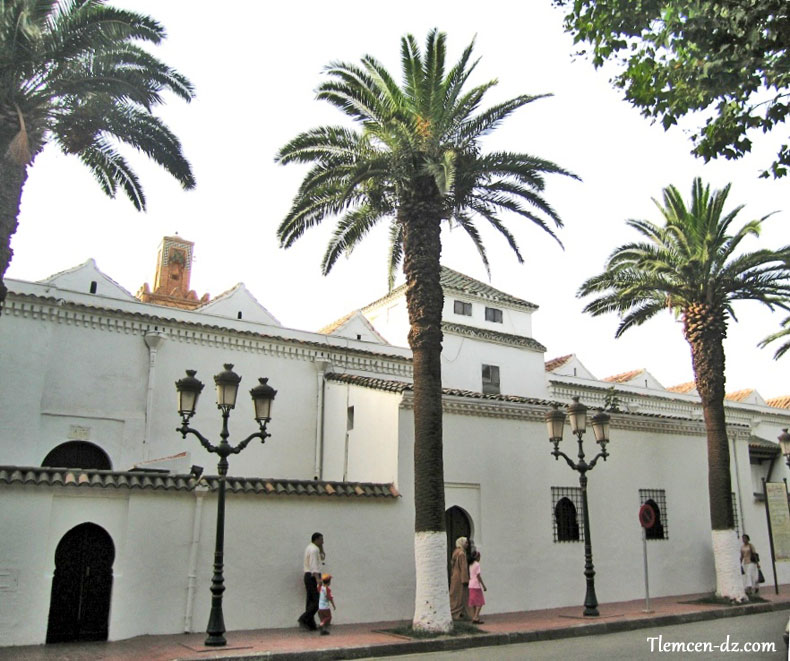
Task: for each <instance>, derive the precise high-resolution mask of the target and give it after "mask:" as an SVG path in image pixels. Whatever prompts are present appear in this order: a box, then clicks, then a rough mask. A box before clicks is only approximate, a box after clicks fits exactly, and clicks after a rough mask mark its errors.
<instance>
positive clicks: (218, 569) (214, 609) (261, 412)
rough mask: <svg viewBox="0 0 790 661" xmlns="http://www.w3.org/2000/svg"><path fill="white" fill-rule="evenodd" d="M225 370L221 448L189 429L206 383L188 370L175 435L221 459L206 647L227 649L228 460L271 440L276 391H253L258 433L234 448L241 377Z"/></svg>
mask: <svg viewBox="0 0 790 661" xmlns="http://www.w3.org/2000/svg"><path fill="white" fill-rule="evenodd" d="M224 367H225V370H224V371H222V372H220V373H219V374H217V375H216V376H215V377H214V383H215V384H216V387H217V408H218V409H219V410H220V411H221V412H222V431H221V432H220V439H221V440H220V443H219V445H212V444H211V443H210V442H209V441H208V439H207V438H206V437H205V436H203V435H202V434H201V433H200V432H199V431H197V430H196V429H193V428H192V427H190V426H189V420H190V418H191V417H192V416H193V415H195V408H196V407H197V401H198V397H199V395H200V393H201V391H202V390H203V383H201V382H200V380H198V379H197V378H195V374H196V372H195V370H187V375H186V376H185V377H184V378H182V379H179V380H178V381H176V391H177V392H178V413H179V415H180V416H181V426H180V427H177V428H176V431H178V432H180V433H181V437H182V438H186V437H187V434H192V435H193V436H195V437H196V438H197V439H198V440H199V441H200V444H201V445H202V446H203V447H204V448H206V450H208V451H209V452H213V453H214V454H217V455H219V464H218V465H217V471H218V473H219V485H218V490H217V537H216V543H215V545H214V575H213V576H212V578H211V613H210V615H209V618H208V626H207V627H206V633H207V634H208V635H207V637H206V642H205V644H206V645H210V646H213V647H219V646H222V645H225V644H226V643H227V641H226V640H225V635H224V634H225V620H224V618H223V616H222V593H223V592H225V579H224V577H223V574H222V571H223V567H224V564H223V563H224V552H225V548H224V547H225V476H226V475H227V474H228V456H230V455H232V454H238V453H239V452H241V451H242V450H243V449H244V448H246V447H247V445H248V444H249V443H250V441H252V440H253V439H255V438H259V439H260V440H261V443H264V442H265V441H266V439H267V438H268V437H269V436H271V434H269V433H268V432H267V431H266V424H267V423H268V422H269V421H270V420H271V407H272V401H273V400H274V396H275V395H276V394H277V391H276V390H274V388H272V387H271V386H270V385H268V383H267V379H258V381H259V384H258V385H257V386H255V387H254V388H253V389H252V390H250V395H251V396H252V402H253V406H254V409H255V420H256V421H257V422H258V426H259V430H258V431H256V432H255V433H253V434H250V435H249V436H248V437H247V438H245V439H244V440H243V441H241V443H239V444H238V445H236V446H235V447H234V446H232V445H231V444H230V443H228V436H230V434H229V433H228V418H229V417H230V411H231V409H232V408H234V407H235V406H236V395H237V393H238V390H239V383H240V382H241V377H240V376H239V375H238V374H236V373H235V372H234V371H233V365H231V364H230V363H227V364H225V366H224Z"/></svg>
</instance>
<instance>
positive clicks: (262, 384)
mask: <svg viewBox="0 0 790 661" xmlns="http://www.w3.org/2000/svg"><path fill="white" fill-rule="evenodd" d="M268 381H269V379H265V378H259V379H258V385H257V386H255V387H254V388H253V389H252V390H250V396H251V397H252V405H253V407H254V409H255V419H256V420H257V421H258V423H262V422H267V421H268V420H270V419H271V417H272V402H274V397H275V395H277V391H276V390H275V389H274V388H272V387H271V386H270V385H269V384H268Z"/></svg>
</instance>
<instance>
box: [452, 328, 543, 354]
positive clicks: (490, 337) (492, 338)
mask: <svg viewBox="0 0 790 661" xmlns="http://www.w3.org/2000/svg"><path fill="white" fill-rule="evenodd" d="M442 332H443V333H450V334H453V335H460V336H462V337H471V338H474V339H477V340H483V341H484V342H495V343H496V344H504V345H507V346H511V347H523V348H525V349H531V350H532V351H538V352H540V353H545V352H546V347H544V346H543V345H542V344H541V343H540V342H538V341H537V340H535V339H533V338H531V337H525V336H523V335H513V334H511V333H501V332H499V331H494V330H489V329H488V328H477V327H475V326H467V325H466V324H456V323H451V322H447V321H443V322H442Z"/></svg>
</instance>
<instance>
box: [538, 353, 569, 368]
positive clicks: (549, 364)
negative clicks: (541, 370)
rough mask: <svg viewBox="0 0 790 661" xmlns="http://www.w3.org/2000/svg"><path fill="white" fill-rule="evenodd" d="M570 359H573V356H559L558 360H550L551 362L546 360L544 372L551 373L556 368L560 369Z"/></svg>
mask: <svg viewBox="0 0 790 661" xmlns="http://www.w3.org/2000/svg"><path fill="white" fill-rule="evenodd" d="M571 358H573V354H572V353H569V354H568V355H567V356H560V357H559V358H552V359H551V360H547V361H546V363H545V367H546V371H547V372H553V371H554V370H556V369H557V368H558V367H562V366H563V365H564V364H565V363H567V362H568V361H569V360H570V359H571Z"/></svg>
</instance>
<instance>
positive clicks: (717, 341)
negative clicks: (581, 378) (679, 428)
mask: <svg viewBox="0 0 790 661" xmlns="http://www.w3.org/2000/svg"><path fill="white" fill-rule="evenodd" d="M729 192H730V186H729V185H727V186H726V187H725V188H723V189H722V190H719V191H714V192H713V193H711V191H710V187H709V186H705V185H703V183H702V181H701V180H700V179H699V178H697V179H695V180H694V183H693V186H692V190H691V206H690V207H688V208H687V207H686V205H685V203H684V202H683V198H682V196H681V194H680V193H679V192H678V190H677V189H676V188H675V187H674V186H669V187H667V188H665V189H664V204H663V206H662V205H661V204H660V203H659V202H657V201H655V200H654V202H655V204H656V206H657V207H658V209H659V210H660V211H661V214H662V215H663V217H664V224H663V225H661V226H659V225H656V224H653V223H651V222H649V221H646V220H629V221H627V224H628V225H629V226H630V227H632V228H634V229H635V230H637V231H638V232H639V233H640V234H641V235H642V236H643V237H644V238H645V240H644V241H642V242H639V243H627V244H625V245H622V246H620V247H619V248H616V249H615V250H614V252H613V253H612V254H611V255H610V257H609V259H608V261H607V263H606V269H605V270H604V272H603V273H601V274H600V275H597V276H595V277H593V278H590V279H589V280H587V281H586V282H585V283H584V284H583V285H582V286H581V288H580V289H579V296H589V295H593V294H596V295H598V298H596V299H594V300H593V301H592V302H590V303H589V304H588V305H587V306H586V307H585V308H584V310H585V312H589V313H591V314H592V315H593V316H597V315H600V314H604V313H606V312H617V313H618V314H619V315H620V317H621V322H620V325H619V327H618V328H617V332H616V337H619V336H620V335H622V334H623V333H624V332H625V331H626V330H628V329H629V328H631V327H633V326H638V325H640V324H642V323H644V322H645V321H647V320H648V319H650V318H652V317H653V316H655V315H656V314H658V313H659V312H661V311H663V310H667V309H668V310H671V311H673V312H674V313H675V314H676V315H679V316H680V317H681V318H682V320H683V334H684V336H685V338H686V340H687V341H688V343H689V345H690V347H691V360H692V367H693V369H694V380H695V383H696V386H697V392H698V393H699V396H700V399H701V400H702V411H703V415H704V419H705V430H706V434H707V443H708V494H709V498H710V520H711V528H712V535H713V552H714V561H715V566H716V584H717V585H716V591H717V594H719V595H721V596H723V597H727V598H732V599H737V600H739V601H740V600H743V599H745V593H744V590H743V585H742V583H741V577H740V570H739V564H738V557H739V554H738V547H739V542H738V538H737V535H736V533H735V530H734V524H733V508H732V497H731V487H730V455H729V446H728V444H727V430H726V426H725V417H724V394H725V390H724V383H725V379H724V357H725V356H724V346H723V341H724V338H725V337H726V335H727V323H728V320H729V318H730V317H732V318H733V319H734V320H735V315H734V313H733V309H732V304H733V302H734V301H738V300H754V301H759V302H760V303H763V304H765V305H767V306H768V307H770V308H773V307H774V306H777V305H779V306H781V305H782V303H783V300H785V299H786V298H787V296H788V295H789V294H790V247H788V246H786V247H784V248H781V249H779V250H775V251H774V250H757V251H755V252H743V251H741V250H739V248H740V245H741V242H742V241H743V240H744V239H745V238H746V237H748V236H750V235H754V236H757V235H759V232H760V228H761V225H762V223H763V221H765V219H766V218H767V217H768V216H765V217H763V218H760V219H759V220H751V221H749V222H747V223H746V224H745V225H743V226H742V227H741V228H740V229H739V230H738V231H737V232H734V233H730V225H731V224H732V222H733V221H734V220H735V218H736V216H737V215H738V213H739V212H740V211H741V209H742V208H743V206H738V207H736V208H735V209H733V210H732V211H730V212H729V213H727V214H724V211H723V209H724V204H725V202H726V200H727V195H728V194H729Z"/></svg>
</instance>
